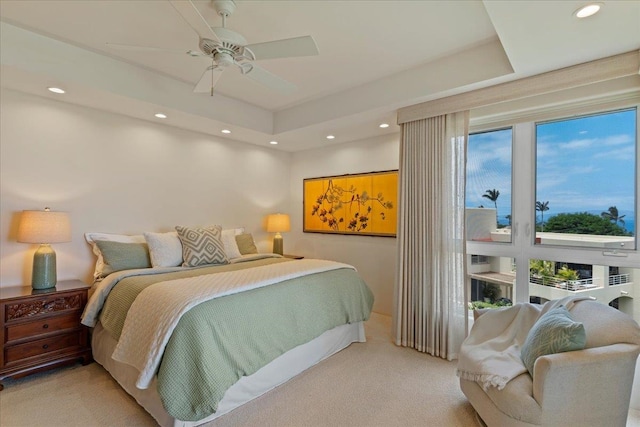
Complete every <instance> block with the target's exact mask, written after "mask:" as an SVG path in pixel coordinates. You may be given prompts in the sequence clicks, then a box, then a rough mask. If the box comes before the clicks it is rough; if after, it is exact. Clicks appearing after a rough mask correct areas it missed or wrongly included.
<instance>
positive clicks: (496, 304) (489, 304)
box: [468, 301, 512, 310]
mask: <svg viewBox="0 0 640 427" xmlns="http://www.w3.org/2000/svg"><path fill="white" fill-rule="evenodd" d="M511 305H512V304H511V303H509V302H505V301H496V302H484V301H471V302H470V303H469V305H468V306H469V310H475V309H476V308H500V307H509V306H511Z"/></svg>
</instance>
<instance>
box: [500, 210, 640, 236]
mask: <svg viewBox="0 0 640 427" xmlns="http://www.w3.org/2000/svg"><path fill="white" fill-rule="evenodd" d="M552 216H554V214H551V215H549V214H548V213H546V212H545V216H544V222H545V223H546V222H547V221H548V220H549V218H551V217H552ZM539 219H540V214H538V215H537V216H536V220H539ZM498 223H499V224H500V225H502V226H507V225H509V222H508V221H507V220H506V219H504V218H500V220H499V222H498ZM618 225H620V226H621V227H623V228H624V229H626V230H627V231H629V232H630V233H632V234H633V235H634V236H635V230H636V224H635V220H634V219H633V218H629V219H627V217H625V218H624V225H622V224H620V223H618Z"/></svg>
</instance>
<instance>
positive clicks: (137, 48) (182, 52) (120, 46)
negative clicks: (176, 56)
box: [106, 43, 207, 56]
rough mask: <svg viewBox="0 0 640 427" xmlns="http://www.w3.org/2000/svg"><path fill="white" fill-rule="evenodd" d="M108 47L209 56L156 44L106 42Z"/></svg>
mask: <svg viewBox="0 0 640 427" xmlns="http://www.w3.org/2000/svg"><path fill="white" fill-rule="evenodd" d="M106 45H107V47H109V48H111V49H118V50H131V51H135V52H167V53H181V54H185V53H186V54H187V55H190V56H207V55H206V54H205V53H202V52H198V51H195V50H184V49H165V48H163V47H155V46H136V45H130V44H121V43H106Z"/></svg>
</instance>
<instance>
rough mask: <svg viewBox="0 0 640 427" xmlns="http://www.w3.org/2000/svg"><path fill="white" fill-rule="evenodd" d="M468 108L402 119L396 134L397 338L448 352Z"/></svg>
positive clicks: (460, 323)
mask: <svg viewBox="0 0 640 427" xmlns="http://www.w3.org/2000/svg"><path fill="white" fill-rule="evenodd" d="M468 129H469V112H468V111H464V112H458V113H453V114H446V115H443V116H437V117H432V118H428V119H423V120H416V121H413V122H408V123H404V124H403V125H402V135H401V142H400V169H399V187H400V188H399V209H398V214H399V216H400V217H399V219H398V264H397V265H398V271H397V277H396V283H395V295H394V313H393V314H394V316H393V317H394V319H393V320H394V336H395V342H396V344H397V345H401V346H405V347H412V348H415V349H417V350H419V351H422V352H426V353H429V354H431V355H434V356H438V357H442V358H445V359H448V360H453V359H456V358H457V353H458V350H459V348H460V344H461V343H462V340H463V339H464V337H465V336H466V333H467V330H466V329H467V320H466V319H467V307H466V295H465V280H466V277H465V276H466V271H465V270H466V267H465V265H466V259H465V242H464V194H465V191H464V179H465V165H466V145H467V138H468Z"/></svg>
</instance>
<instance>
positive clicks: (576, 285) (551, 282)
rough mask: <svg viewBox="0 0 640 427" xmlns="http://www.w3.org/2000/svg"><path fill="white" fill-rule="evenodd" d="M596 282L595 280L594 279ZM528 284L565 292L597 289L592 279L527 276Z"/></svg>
mask: <svg viewBox="0 0 640 427" xmlns="http://www.w3.org/2000/svg"><path fill="white" fill-rule="evenodd" d="M596 280H597V279H596ZM529 283H534V284H536V285H543V286H551V287H554V288H558V289H566V290H567V291H580V290H583V289H591V288H597V287H598V285H597V284H596V283H594V279H593V278H592V279H580V280H565V279H560V278H558V277H545V276H534V275H529Z"/></svg>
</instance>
